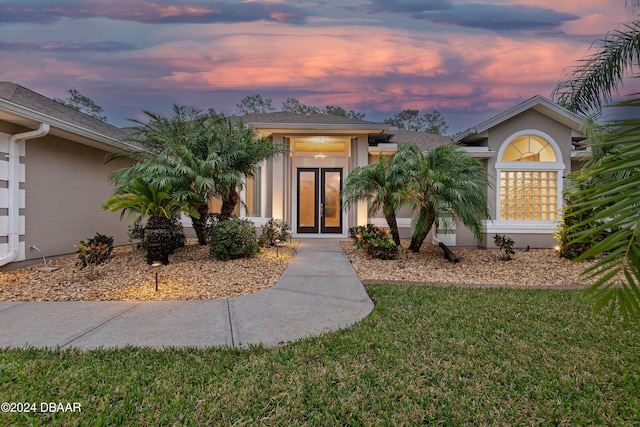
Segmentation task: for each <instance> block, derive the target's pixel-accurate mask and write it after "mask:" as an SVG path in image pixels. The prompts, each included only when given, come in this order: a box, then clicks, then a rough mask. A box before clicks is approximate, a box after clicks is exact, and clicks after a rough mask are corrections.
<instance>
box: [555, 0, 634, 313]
mask: <svg viewBox="0 0 640 427" xmlns="http://www.w3.org/2000/svg"><path fill="white" fill-rule="evenodd" d="M626 3H627V6H628V7H629V10H630V11H631V12H633V13H636V12H637V11H638V10H639V9H640V0H628V1H627V2H626ZM638 62H640V21H638V20H637V17H636V19H635V20H634V21H632V22H631V23H629V24H627V25H626V26H625V28H624V30H622V31H619V30H618V31H614V32H611V33H609V34H608V35H607V37H606V38H605V40H604V43H603V45H602V47H601V48H600V49H599V50H598V51H597V52H596V53H595V54H593V55H591V56H590V57H589V58H587V60H586V61H584V62H583V63H582V64H581V65H579V66H578V67H576V68H575V69H574V71H573V72H572V73H571V74H569V75H568V76H567V78H566V79H564V80H563V81H561V82H560V83H559V84H558V86H557V87H556V90H555V92H554V94H555V96H556V98H557V99H558V101H559V102H560V103H561V104H563V105H565V106H566V107H568V108H570V109H572V110H573V111H576V112H579V113H582V114H585V115H593V111H594V110H595V113H596V114H597V113H598V112H599V110H600V107H601V106H602V105H603V104H606V103H609V102H610V101H611V98H612V97H611V94H612V93H613V92H616V91H617V89H618V87H619V86H620V85H621V84H622V80H623V79H624V77H625V75H626V74H628V72H629V71H631V70H632V69H633V67H634V65H637V64H638ZM616 105H617V106H620V107H634V108H638V107H640V94H638V93H636V94H634V95H633V98H632V99H630V100H628V101H626V102H622V103H619V104H616ZM609 128H613V129H614V130H613V131H607V132H603V135H602V138H603V140H602V141H598V142H596V143H594V144H593V145H592V150H593V149H596V150H597V149H601V150H604V151H609V152H610V155H609V156H608V157H607V159H606V161H605V162H604V163H603V164H599V165H592V166H591V167H589V168H587V169H585V171H584V172H583V173H582V178H583V179H584V180H587V181H588V184H589V185H587V186H586V187H585V188H583V189H582V190H580V191H578V192H577V193H576V194H575V199H574V206H576V207H577V209H579V210H578V211H577V213H578V214H580V213H583V212H587V213H591V212H595V213H594V214H593V215H586V219H584V220H582V221H579V222H577V223H576V224H574V225H572V226H571V227H569V229H568V231H569V232H570V233H571V232H575V233H576V234H577V235H578V237H577V239H580V240H589V239H594V238H596V239H597V237H598V236H599V235H606V236H607V237H605V238H604V239H602V240H601V241H599V242H597V243H596V244H595V245H594V246H593V247H592V248H591V249H589V250H587V251H586V252H584V253H583V254H582V255H581V256H579V257H578V258H576V260H582V259H586V258H589V257H594V256H599V255H601V254H602V255H603V256H602V258H601V259H600V260H599V261H598V262H597V263H596V264H595V265H594V266H593V267H590V268H588V269H587V270H585V272H584V273H585V274H587V275H589V276H590V277H592V278H595V279H596V281H595V283H594V285H593V286H592V287H591V288H590V289H589V291H588V293H589V295H590V296H591V298H592V299H593V301H594V302H595V308H596V309H603V308H605V307H606V308H608V311H609V317H610V319H611V317H612V316H613V313H614V312H615V311H616V309H618V310H619V311H620V313H621V314H622V316H623V318H624V319H625V321H627V322H628V321H629V320H631V319H633V320H635V321H640V249H639V248H640V237H639V234H640V213H639V212H640V200H639V198H638V193H637V189H638V188H640V170H639V169H640V167H639V166H638V165H639V164H640V119H638V118H633V119H628V120H613V121H612V122H611V123H609ZM612 174H618V177H616V178H615V179H613V180H611V177H612ZM621 276H622V278H621Z"/></svg>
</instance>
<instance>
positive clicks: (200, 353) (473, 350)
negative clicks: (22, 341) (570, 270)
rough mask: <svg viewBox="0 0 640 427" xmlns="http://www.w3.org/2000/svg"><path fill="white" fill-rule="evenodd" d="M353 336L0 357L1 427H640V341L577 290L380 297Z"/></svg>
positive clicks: (384, 288) (397, 290) (423, 291)
mask: <svg viewBox="0 0 640 427" xmlns="http://www.w3.org/2000/svg"><path fill="white" fill-rule="evenodd" d="M369 291H370V293H371V296H372V298H373V299H374V300H375V302H376V308H375V309H374V311H373V312H372V313H371V315H370V316H368V317H367V318H366V319H364V320H363V321H362V322H361V323H359V324H357V325H355V326H354V327H352V328H349V329H345V330H341V331H337V332H332V333H329V334H326V335H324V336H321V337H315V338H309V339H304V340H301V341H299V342H295V343H292V344H288V345H285V346H282V347H278V348H275V349H267V348H264V347H254V348H251V349H249V350H243V349H229V348H226V349H204V350H203V349H198V350H196V349H166V350H164V351H160V350H151V349H138V348H126V349H121V350H96V351H88V352H82V351H77V350H64V351H53V350H52V351H47V350H36V349H24V350H3V351H0V383H1V384H2V388H1V389H0V402H5V401H14V402H37V404H38V409H40V406H39V405H40V403H39V402H50V401H52V402H63V403H67V402H71V403H73V402H79V403H80V404H81V407H82V412H81V413H57V414H51V413H49V414H42V413H37V414H15V413H3V414H0V425H7V424H9V425H11V423H15V424H16V425H23V424H24V425H29V424H34V425H45V424H46V425H91V426H99V425H173V424H174V423H175V424H177V425H218V424H223V425H224V424H228V425H231V424H238V425H255V424H258V425H260V424H264V425H299V424H303V425H372V424H377V425H379V424H383V425H407V424H433V425H576V424H590V425H634V424H637V423H638V420H640V401H639V398H640V369H639V368H640V327H638V326H633V327H631V328H630V329H624V328H622V327H620V326H619V325H611V326H608V325H605V321H604V319H603V318H602V317H599V316H597V317H593V316H592V315H591V313H590V312H589V308H588V307H589V306H588V305H587V304H586V303H585V302H584V301H583V298H582V296H583V292H582V291H580V290H522V289H460V288H453V287H451V288H438V287H428V286H395V285H371V286H369Z"/></svg>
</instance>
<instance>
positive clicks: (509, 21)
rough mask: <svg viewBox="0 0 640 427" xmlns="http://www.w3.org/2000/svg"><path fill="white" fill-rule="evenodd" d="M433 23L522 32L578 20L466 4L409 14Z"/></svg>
mask: <svg viewBox="0 0 640 427" xmlns="http://www.w3.org/2000/svg"><path fill="white" fill-rule="evenodd" d="M413 17H414V18H415V19H422V20H425V21H429V22H431V23H434V24H446V25H456V26H459V27H469V28H480V29H485V30H492V31H523V30H524V31H526V30H550V29H556V28H558V27H560V25H562V23H563V22H565V21H575V20H577V19H580V17H579V16H577V15H572V14H568V13H561V12H556V11H555V10H552V9H547V8H542V7H536V6H526V5H508V6H507V5H496V4H480V3H467V4H461V5H458V6H456V7H454V8H451V9H446V10H439V11H437V12H420V13H416V14H414V15H413Z"/></svg>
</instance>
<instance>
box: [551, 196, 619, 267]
mask: <svg viewBox="0 0 640 427" xmlns="http://www.w3.org/2000/svg"><path fill="white" fill-rule="evenodd" d="M595 213H596V212H595V211H593V210H591V211H589V210H584V209H582V208H580V207H579V206H574V205H572V204H571V203H569V204H568V205H567V206H565V207H564V208H563V209H562V222H560V224H558V229H557V230H556V232H555V234H554V237H555V238H556V240H557V241H558V246H559V247H560V251H559V255H560V256H561V257H563V258H568V259H574V258H577V257H579V256H580V255H582V254H583V253H585V252H586V251H587V250H589V249H591V248H592V247H593V246H594V245H595V244H596V243H598V242H601V241H602V240H604V239H605V238H606V237H607V236H608V233H607V232H604V231H603V232H600V233H598V234H595V235H590V236H589V237H588V238H585V237H583V236H582V233H583V232H584V231H587V230H589V229H591V228H595V227H598V226H600V225H601V223H600V222H597V221H591V222H588V220H589V219H590V218H591V217H592V216H593V215H594V214H595ZM578 223H582V224H584V225H583V226H581V227H579V228H575V224H578Z"/></svg>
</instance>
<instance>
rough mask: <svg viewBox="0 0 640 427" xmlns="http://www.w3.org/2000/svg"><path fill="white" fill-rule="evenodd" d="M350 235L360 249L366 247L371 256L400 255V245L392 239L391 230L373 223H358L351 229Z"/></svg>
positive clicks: (389, 257)
mask: <svg viewBox="0 0 640 427" xmlns="http://www.w3.org/2000/svg"><path fill="white" fill-rule="evenodd" d="M349 236H350V237H351V238H352V239H353V240H354V244H355V245H356V246H357V247H358V248H359V249H364V250H365V251H366V252H367V254H368V255H369V256H371V257H374V258H378V259H394V258H395V257H396V256H398V247H397V246H396V244H395V243H394V242H393V240H391V237H390V236H389V230H386V229H384V228H380V227H378V226H375V225H373V224H367V225H358V226H355V227H351V228H350V229H349Z"/></svg>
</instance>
